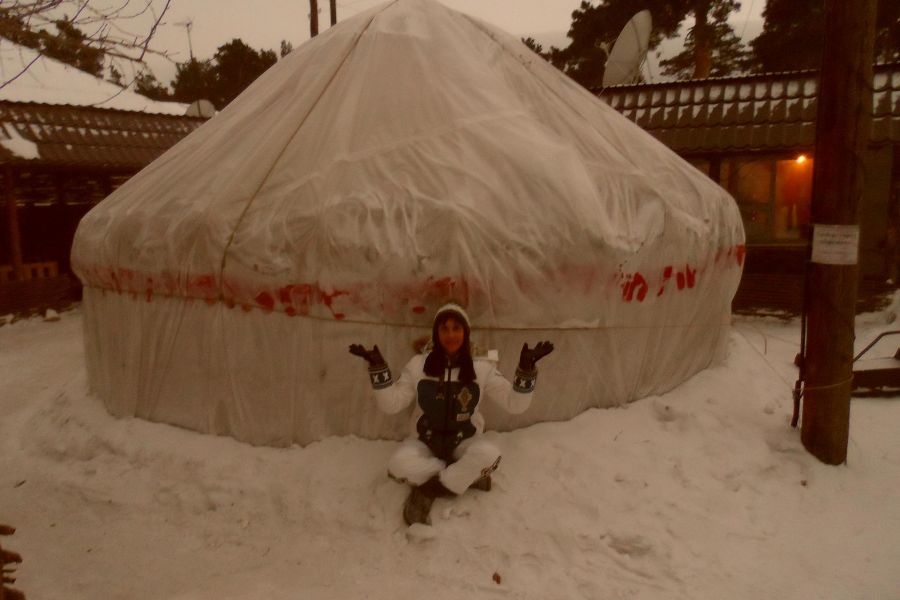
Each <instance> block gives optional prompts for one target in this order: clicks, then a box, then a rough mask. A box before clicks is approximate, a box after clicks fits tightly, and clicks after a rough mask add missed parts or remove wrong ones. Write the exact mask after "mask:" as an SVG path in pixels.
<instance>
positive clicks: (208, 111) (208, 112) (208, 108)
mask: <svg viewBox="0 0 900 600" xmlns="http://www.w3.org/2000/svg"><path fill="white" fill-rule="evenodd" d="M184 114H185V116H187V117H201V118H203V119H211V118H212V117H214V116H216V107H215V106H213V103H212V102H210V101H209V100H195V101H194V102H192V103H191V105H190V106H188V108H187V112H185V113H184Z"/></svg>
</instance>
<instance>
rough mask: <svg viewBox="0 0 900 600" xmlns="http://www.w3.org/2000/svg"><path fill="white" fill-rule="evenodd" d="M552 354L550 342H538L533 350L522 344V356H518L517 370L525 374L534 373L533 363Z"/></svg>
mask: <svg viewBox="0 0 900 600" xmlns="http://www.w3.org/2000/svg"><path fill="white" fill-rule="evenodd" d="M551 352H553V344H551V343H550V342H538V343H537V345H535V347H534V348H529V347H528V344H522V354H520V355H519V369H521V370H522V371H525V372H526V373H531V372H532V371H534V366H535V363H536V362H537V361H539V360H541V359H542V358H544V357H545V356H547V355H548V354H550V353H551Z"/></svg>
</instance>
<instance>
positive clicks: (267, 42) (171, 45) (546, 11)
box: [149, 0, 765, 83]
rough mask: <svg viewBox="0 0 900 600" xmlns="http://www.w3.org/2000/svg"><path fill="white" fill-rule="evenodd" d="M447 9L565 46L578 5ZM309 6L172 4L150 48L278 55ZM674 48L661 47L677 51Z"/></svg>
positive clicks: (743, 17) (372, 1)
mask: <svg viewBox="0 0 900 600" xmlns="http://www.w3.org/2000/svg"><path fill="white" fill-rule="evenodd" d="M383 1H384V0H338V2H337V6H338V11H337V12H338V21H341V20H343V19H346V18H348V17H350V16H352V15H354V14H356V13H358V12H361V11H364V10H367V9H369V8H371V7H373V6H377V5H378V4H382V3H383ZM441 1H442V2H443V3H444V4H446V5H447V6H449V7H451V8H453V9H455V10H459V11H462V12H465V13H468V14H471V15H473V16H476V17H479V18H481V19H484V20H486V21H489V22H491V23H494V24H495V25H497V26H499V27H500V28H502V29H505V30H506V31H508V32H510V33H513V34H516V35H518V36H520V37H524V36H533V37H535V38H536V39H537V40H538V41H539V42H542V43H543V44H544V45H545V46H549V45H551V44H552V45H556V46H561V45H563V46H564V45H566V44H567V41H566V37H565V34H566V32H567V31H568V29H569V25H570V24H571V21H572V12H573V11H574V10H575V9H576V8H578V6H579V5H580V4H581V1H580V0H441ZM764 4H765V0H744V2H743V6H742V10H741V12H740V13H736V14H735V15H734V17H733V18H732V23H733V25H734V27H735V30H736V31H737V33H738V34H740V33H741V32H742V31H744V33H745V35H744V37H745V38H746V39H749V38H751V37H753V36H755V35H757V34H758V33H759V31H760V29H761V21H760V16H759V15H760V13H761V12H762V8H763V6H764ZM308 15H309V0H252V1H251V0H172V5H171V7H170V9H169V12H168V13H167V14H166V18H165V22H164V24H163V25H162V27H161V28H160V30H159V32H158V33H157V36H156V40H155V46H156V47H157V48H160V49H165V50H166V51H168V52H169V53H170V54H171V56H172V57H173V58H174V59H175V60H178V61H184V60H187V59H188V57H189V54H188V36H187V31H186V29H185V26H184V23H185V22H186V21H188V20H190V21H191V22H192V27H191V43H192V46H193V51H194V56H195V57H197V58H198V59H207V58H210V57H212V55H213V54H214V53H215V51H216V48H218V47H219V46H221V45H222V44H225V43H227V42H229V41H231V40H232V39H233V38H241V39H242V40H243V41H244V42H245V43H246V44H248V45H249V46H251V47H253V48H256V49H270V50H275V51H276V52H278V50H279V47H280V43H281V40H287V41H289V42H291V43H292V44H293V45H294V47H295V48H296V47H297V46H299V45H300V44H302V43H303V42H304V41H306V40H307V39H309V16H308ZM329 19H330V17H329V9H328V0H319V28H320V31H321V30H324V29H325V28H327V27H328V25H329V23H330V21H329ZM678 45H680V44H679V43H675V44H674V45H673V44H671V43H670V44H667V46H666V48H667V49H671V48H673V47H674V48H677V46H678ZM149 62H150V65H151V68H152V69H153V71H154V73H155V74H156V76H157V78H158V79H159V80H160V81H161V82H164V83H168V82H169V81H171V79H172V78H173V77H174V75H175V67H174V65H172V64H170V63H167V62H166V61H160V60H150V61H149Z"/></svg>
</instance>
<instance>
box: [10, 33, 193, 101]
mask: <svg viewBox="0 0 900 600" xmlns="http://www.w3.org/2000/svg"><path fill="white" fill-rule="evenodd" d="M4 83H5V85H3V84H4ZM0 85H3V87H0V100H9V101H13V102H37V103H42V104H67V105H72V106H92V107H97V108H114V109H118V110H129V111H138V112H146V113H154V114H166V115H183V114H185V112H186V111H187V108H188V105H187V104H182V103H180V102H159V101H157V100H151V99H149V98H146V97H144V96H142V95H140V94H138V93H136V92H133V91H131V90H129V89H123V88H122V87H120V86H118V85H116V84H114V83H111V82H109V81H104V80H103V79H100V78H97V77H94V76H93V75H91V74H89V73H85V72H84V71H81V70H79V69H76V68H75V67H72V66H69V65H67V64H65V63H62V62H60V61H58V60H54V59H52V58H48V57H46V56H42V55H39V54H38V52H36V51H35V50H32V49H31V48H26V47H25V46H20V45H18V44H15V43H13V42H11V41H9V40H7V39H4V38H0Z"/></svg>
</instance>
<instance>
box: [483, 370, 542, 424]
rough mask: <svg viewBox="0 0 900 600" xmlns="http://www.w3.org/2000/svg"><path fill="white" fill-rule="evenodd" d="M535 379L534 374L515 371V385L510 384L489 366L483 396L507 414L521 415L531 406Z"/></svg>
mask: <svg viewBox="0 0 900 600" xmlns="http://www.w3.org/2000/svg"><path fill="white" fill-rule="evenodd" d="M536 378H537V375H536V373H531V374H528V373H522V372H521V371H519V370H518V369H517V370H516V378H515V383H514V384H511V383H510V382H509V381H507V379H506V378H505V377H504V376H503V375H501V374H500V371H498V370H497V368H496V367H495V366H493V364H491V366H490V370H489V371H488V374H487V377H486V379H485V381H484V384H483V389H484V395H485V396H486V397H487V398H488V399H489V400H490V401H491V402H495V403H497V404H499V405H500V406H501V407H502V408H503V409H504V410H506V411H507V412H510V413H513V414H519V413H523V412H525V411H526V410H528V407H529V406H531V394H532V392H533V391H534V382H535V379H536Z"/></svg>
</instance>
